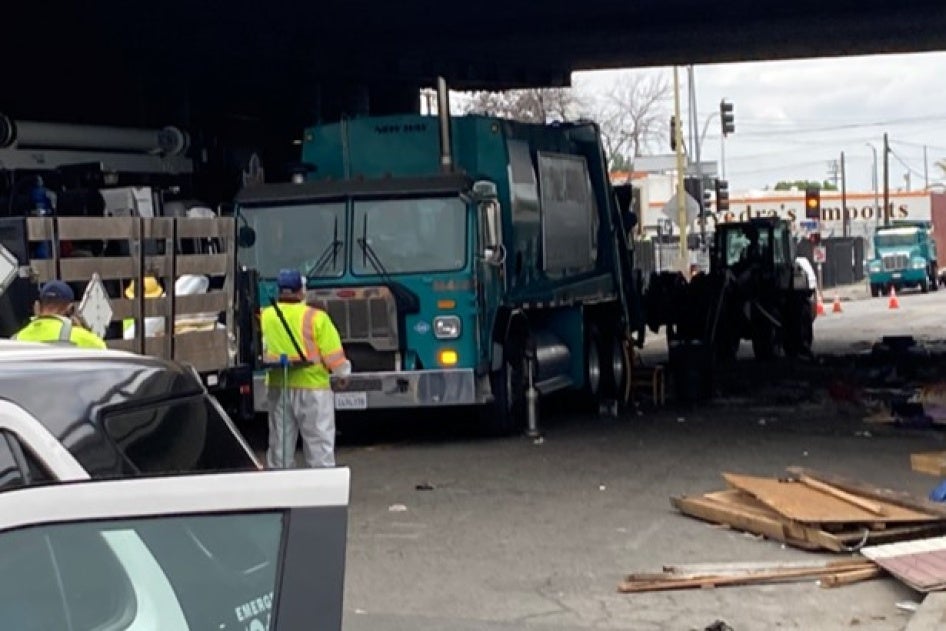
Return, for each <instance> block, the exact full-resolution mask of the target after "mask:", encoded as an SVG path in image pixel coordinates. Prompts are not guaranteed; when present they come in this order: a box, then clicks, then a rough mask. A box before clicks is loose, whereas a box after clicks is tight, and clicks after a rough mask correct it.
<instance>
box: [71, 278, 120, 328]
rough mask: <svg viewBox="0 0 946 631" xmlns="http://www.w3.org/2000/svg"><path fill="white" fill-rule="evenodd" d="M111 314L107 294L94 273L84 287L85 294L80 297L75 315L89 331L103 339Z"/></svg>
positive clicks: (100, 280) (110, 305)
mask: <svg viewBox="0 0 946 631" xmlns="http://www.w3.org/2000/svg"><path fill="white" fill-rule="evenodd" d="M113 313H114V311H113V310H112V304H111V302H110V301H109V299H108V292H106V291H105V286H104V285H102V279H101V277H99V275H98V272H96V273H94V274H92V280H91V281H89V286H88V287H86V289H85V294H83V295H82V301H81V302H80V303H79V308H78V309H76V315H78V316H79V319H80V320H82V322H83V323H84V324H85V325H86V326H87V327H89V330H90V331H92V332H93V333H95V334H96V335H98V336H99V337H105V329H107V328H108V325H109V323H110V322H111V321H112V314H113Z"/></svg>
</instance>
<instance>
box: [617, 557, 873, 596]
mask: <svg viewBox="0 0 946 631" xmlns="http://www.w3.org/2000/svg"><path fill="white" fill-rule="evenodd" d="M882 572H883V570H881V569H880V568H879V567H878V566H877V565H876V564H875V563H873V562H872V561H870V560H867V559H864V558H854V559H851V560H845V561H832V562H829V563H815V564H812V563H780V564H769V565H765V564H761V563H724V564H718V565H713V564H693V565H682V566H667V567H664V568H663V572H660V573H653V574H630V575H628V577H627V578H626V579H625V580H624V582H622V583H621V584H620V585H619V586H618V591H619V592H621V593H624V594H631V593H637V592H653V591H668V590H674V589H697V588H699V589H706V588H714V587H726V586H731V585H760V584H763V583H788V582H804V581H817V582H818V584H819V585H820V586H821V587H826V588H830V587H840V586H841V585H850V584H851V583H856V582H859V581H865V580H868V579H871V578H876V577H877V576H880V575H881V573H882Z"/></svg>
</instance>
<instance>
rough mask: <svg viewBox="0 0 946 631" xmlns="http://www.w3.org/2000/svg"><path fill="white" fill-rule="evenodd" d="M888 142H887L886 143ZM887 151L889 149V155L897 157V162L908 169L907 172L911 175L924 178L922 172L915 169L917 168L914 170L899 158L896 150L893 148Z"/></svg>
mask: <svg viewBox="0 0 946 631" xmlns="http://www.w3.org/2000/svg"><path fill="white" fill-rule="evenodd" d="M888 144H889V143H888ZM889 151H890V155H892V156H893V157H894V158H896V159H897V162H899V163H900V164H902V165H903V168H904V169H906V170H907V171H909V172H910V173H912V174H913V175H915V176H917V177H918V178H926V176H925V175H923V174H922V173H920V172H919V171H917V170H915V169H914V168H913V167H911V166H910V165H909V164H907V163H906V162H904V161H903V158H901V157H900V156H899V155H897V152H896V151H894V150H893V149H889Z"/></svg>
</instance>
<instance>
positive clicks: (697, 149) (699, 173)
mask: <svg viewBox="0 0 946 631" xmlns="http://www.w3.org/2000/svg"><path fill="white" fill-rule="evenodd" d="M688 73H689V79H690V90H689V92H690V129H691V130H692V134H693V139H692V140H691V141H690V145H691V146H692V147H693V157H694V158H695V159H696V177H697V180H698V181H699V183H700V186H699V193H700V195H699V199H698V200H697V201H698V202H699V204H700V252H701V253H702V252H705V251H706V195H704V194H703V157H702V147H701V146H700V145H701V144H702V142H701V141H700V140H701V139H700V136H699V134H700V118H699V115H698V113H697V110H696V71H695V70H694V69H693V66H689V68H688Z"/></svg>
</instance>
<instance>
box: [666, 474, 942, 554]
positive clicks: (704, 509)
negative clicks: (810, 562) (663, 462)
mask: <svg viewBox="0 0 946 631" xmlns="http://www.w3.org/2000/svg"><path fill="white" fill-rule="evenodd" d="M788 471H789V473H790V474H791V477H790V478H788V479H781V480H780V479H776V478H759V477H753V476H746V475H736V474H730V473H724V474H723V477H724V479H725V480H726V482H727V484H728V486H729V487H730V488H729V489H727V490H724V491H716V492H712V493H706V494H703V495H699V496H681V497H673V498H671V499H670V502H671V504H673V506H674V507H675V508H676V509H677V510H679V511H680V512H682V513H684V514H686V515H689V516H691V517H696V518H698V519H702V520H704V521H709V522H712V523H716V524H725V525H727V526H729V527H732V528H735V529H737V530H742V531H746V532H750V533H753V534H755V535H761V536H764V537H766V538H768V539H772V540H775V541H780V542H783V543H787V544H789V545H791V546H794V547H797V548H801V549H805V550H829V551H832V552H850V551H854V550H858V549H860V548H861V547H863V546H865V545H867V544H874V543H887V542H894V541H903V540H907V539H917V538H921V537H930V536H933V535H939V534H943V533H946V506H944V505H942V504H936V503H933V502H930V501H928V500H926V499H922V498H916V497H913V496H910V495H908V494H905V493H900V492H897V491H892V490H889V489H881V488H877V487H873V486H870V485H866V484H863V483H860V482H856V481H851V480H844V479H843V478H839V477H837V476H832V475H828V474H822V473H818V472H815V471H811V470H808V469H803V468H799V467H790V468H789V469H788Z"/></svg>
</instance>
